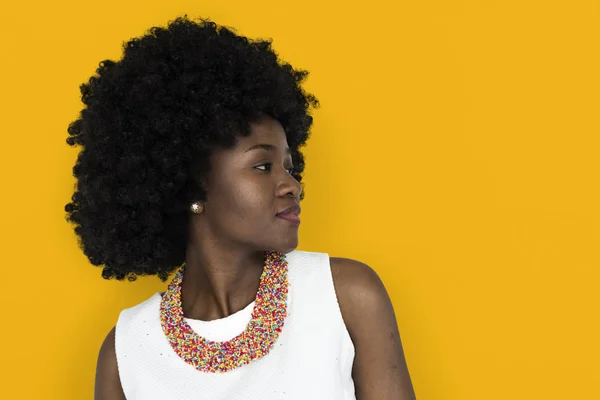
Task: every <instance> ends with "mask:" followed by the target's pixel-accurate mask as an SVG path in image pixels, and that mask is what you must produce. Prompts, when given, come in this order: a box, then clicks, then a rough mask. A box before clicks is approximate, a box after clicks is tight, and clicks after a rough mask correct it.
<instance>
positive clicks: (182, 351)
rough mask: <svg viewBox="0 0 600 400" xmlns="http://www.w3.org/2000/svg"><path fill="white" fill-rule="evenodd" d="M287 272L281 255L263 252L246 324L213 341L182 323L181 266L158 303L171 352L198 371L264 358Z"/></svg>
mask: <svg viewBox="0 0 600 400" xmlns="http://www.w3.org/2000/svg"><path fill="white" fill-rule="evenodd" d="M287 271H288V264H287V261H286V258H285V255H284V254H282V253H277V252H266V253H265V266H264V269H263V272H262V274H261V276H260V283H259V286H258V292H257V294H256V299H255V303H254V308H253V310H252V318H251V320H250V322H249V323H248V325H247V326H246V329H245V330H244V331H243V332H242V333H240V334H239V335H238V336H236V337H234V338H233V339H231V340H229V341H225V342H215V341H211V340H207V339H205V338H203V337H200V336H199V335H198V334H197V333H196V332H194V330H193V329H192V328H191V327H190V325H188V323H187V322H186V321H185V320H184V316H183V310H182V308H181V283H182V281H183V273H184V267H181V268H180V269H179V271H178V272H177V274H175V277H174V278H173V280H172V281H171V283H170V284H169V286H168V287H167V291H166V292H165V293H164V295H163V296H162V299H161V302H160V324H161V326H162V329H163V332H164V334H165V336H166V337H167V339H168V341H169V344H170V345H171V347H172V348H173V350H175V353H177V355H178V356H179V357H181V358H182V359H183V360H184V361H185V362H186V363H188V364H190V365H192V366H193V367H194V368H196V369H197V370H199V371H202V372H227V371H230V370H232V369H234V368H237V367H241V366H242V365H245V364H248V363H249V362H250V361H252V360H256V359H259V358H261V357H263V356H265V355H267V354H268V353H269V351H271V349H272V348H273V346H274V345H275V342H276V341H277V338H278V337H279V334H280V333H281V330H282V328H283V322H284V320H285V317H286V315H287V295H288V278H287Z"/></svg>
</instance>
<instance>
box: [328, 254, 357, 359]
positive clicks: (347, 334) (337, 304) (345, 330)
mask: <svg viewBox="0 0 600 400" xmlns="http://www.w3.org/2000/svg"><path fill="white" fill-rule="evenodd" d="M325 257H326V260H325V263H326V268H325V269H326V270H327V271H326V272H325V275H326V276H327V281H328V284H329V285H330V288H331V293H332V294H333V297H334V302H335V310H336V313H335V314H336V315H337V318H338V321H339V323H340V324H341V326H342V330H343V335H344V337H346V339H347V342H348V343H349V345H350V348H351V352H352V354H354V352H355V348H354V343H353V342H352V337H351V336H350V332H349V331H348V327H347V326H346V321H344V315H343V314H342V308H341V307H340V301H339V299H338V295H337V292H336V290H335V283H334V281H333V271H332V270H331V259H330V257H329V254H327V253H326V254H325Z"/></svg>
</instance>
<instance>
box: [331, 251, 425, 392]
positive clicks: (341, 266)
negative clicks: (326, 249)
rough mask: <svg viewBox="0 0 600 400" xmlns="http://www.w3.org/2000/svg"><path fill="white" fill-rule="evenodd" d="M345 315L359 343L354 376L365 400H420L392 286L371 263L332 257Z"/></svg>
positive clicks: (334, 281)
mask: <svg viewBox="0 0 600 400" xmlns="http://www.w3.org/2000/svg"><path fill="white" fill-rule="evenodd" d="M330 265H331V274H332V276H333V284H334V287H335V291H336V295H337V298H338V303H339V305H340V309H341V312H342V318H343V320H344V323H345V324H346V328H347V329H348V332H349V333H350V337H351V339H352V343H353V344H354V347H355V350H356V352H355V358H354V364H353V368H352V378H353V381H354V385H355V389H356V398H357V399H360V400H383V399H395V400H415V399H416V397H415V393H414V390H413V387H412V382H411V378H410V374H409V372H408V366H407V364H406V360H405V357H404V349H403V347H402V341H401V340H400V332H399V330H398V325H397V323H396V316H395V313H394V308H393V306H392V302H391V300H390V297H389V295H388V293H387V290H386V288H385V286H384V284H383V282H382V281H381V279H380V278H379V275H378V274H377V273H376V272H375V270H374V269H373V268H371V267H370V266H368V265H367V264H365V263H363V262H360V261H356V260H352V259H348V258H339V257H330Z"/></svg>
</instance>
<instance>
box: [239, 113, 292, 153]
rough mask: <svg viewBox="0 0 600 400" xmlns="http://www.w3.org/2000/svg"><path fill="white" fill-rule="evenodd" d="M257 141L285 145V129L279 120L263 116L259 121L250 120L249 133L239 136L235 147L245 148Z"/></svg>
mask: <svg viewBox="0 0 600 400" xmlns="http://www.w3.org/2000/svg"><path fill="white" fill-rule="evenodd" d="M258 143H265V144H273V145H278V146H283V147H287V137H286V135H285V130H284V129H283V126H281V124H280V123H279V121H277V120H275V119H273V118H271V117H269V116H265V117H263V118H262V119H261V120H259V121H254V122H251V123H250V135H249V136H246V137H240V138H239V140H238V145H237V146H236V147H238V148H241V149H243V150H246V148H247V147H249V146H252V145H254V144H258Z"/></svg>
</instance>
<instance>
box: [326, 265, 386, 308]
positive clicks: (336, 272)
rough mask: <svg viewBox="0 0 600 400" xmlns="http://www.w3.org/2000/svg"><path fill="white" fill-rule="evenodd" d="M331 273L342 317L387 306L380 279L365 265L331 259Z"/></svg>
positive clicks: (383, 287) (384, 290)
mask: <svg viewBox="0 0 600 400" xmlns="http://www.w3.org/2000/svg"><path fill="white" fill-rule="evenodd" d="M330 265H331V274H332V276H333V283H334V286H335V290H336V294H337V296H338V302H339V303H340V308H342V313H343V314H344V317H345V318H346V317H348V318H350V317H353V316H356V317H360V314H362V313H364V312H371V311H373V308H380V307H391V302H390V299H389V296H388V293H387V290H386V288H385V285H384V284H383V282H382V281H381V278H380V277H379V275H378V274H377V272H375V270H374V269H373V268H371V267H370V266H368V265H367V264H365V263H363V262H361V261H357V260H352V259H350V258H342V257H331V258H330Z"/></svg>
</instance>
